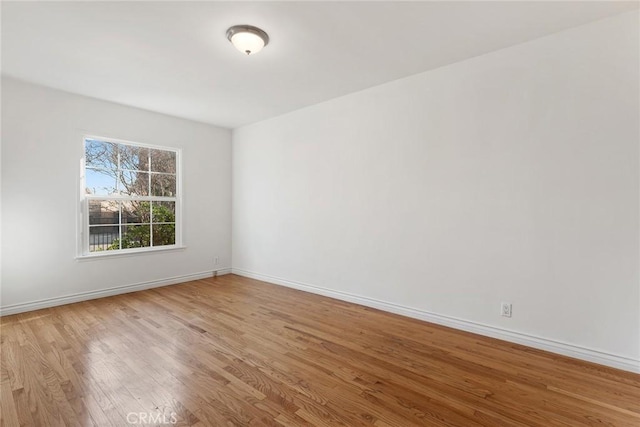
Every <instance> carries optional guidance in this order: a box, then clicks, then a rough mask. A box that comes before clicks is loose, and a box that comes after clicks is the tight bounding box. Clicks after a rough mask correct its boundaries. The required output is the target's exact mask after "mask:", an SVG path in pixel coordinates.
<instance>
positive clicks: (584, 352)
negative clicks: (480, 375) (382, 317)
mask: <svg viewBox="0 0 640 427" xmlns="http://www.w3.org/2000/svg"><path fill="white" fill-rule="evenodd" d="M231 272H232V273H233V274H237V275H239V276H244V277H249V278H252V279H257V280H261V281H263V282H269V283H273V284H276V285H282V286H286V287H289V288H294V289H299V290H302V291H307V292H311V293H314V294H319V295H323V296H327V297H330V298H335V299H339V300H342V301H348V302H352V303H355V304H360V305H364V306H367V307H372V308H377V309H379V310H383V311H388V312H391V313H396V314H400V315H403V316H407V317H412V318H415V319H420V320H424V321H426V322H431V323H436V324H438V325H443V326H448V327H451V328H455V329H460V330H463V331H467V332H472V333H475V334H479V335H484V336H488V337H492V338H497V339H500V340H504V341H509V342H513V343H517V344H522V345H526V346H528V347H533V348H537V349H540V350H546V351H550V352H552V353H557V354H561V355H564V356H569V357H574V358H576V359H581V360H586V361H589V362H593V363H598V364H600V365H605V366H611V367H613V368H618V369H623V370H625V371H630V372H636V373H640V360H636V359H631V358H628V357H624V356H618V355H615V354H610V353H605V352H602V351H598V350H593V349H590V348H586V347H581V346H577V345H573V344H569V343H563V342H560V341H555V340H551V339H547V338H542V337H537V336H534V335H529V334H525V333H521V332H516V331H510V330H507V329H502V328H497V327H495V326H489V325H485V324H481V323H477V322H472V321H469V320H464V319H458V318H455V317H450V316H443V315H441V314H436V313H431V312H429V311H425V310H418V309H415V308H410V307H405V306H402V305H398V304H393V303H389V302H385V301H380V300H376V299H373V298H367V297H363V296H359V295H354V294H350V293H347V292H341V291H334V290H331V289H326V288H322V287H318V286H314V285H309V284H305V283H300V282H294V281H291V280H286V279H281V278H278V277H273V276H269V275H266V274H260V273H255V272H252V271H247V270H243V269H238V268H232V269H231Z"/></svg>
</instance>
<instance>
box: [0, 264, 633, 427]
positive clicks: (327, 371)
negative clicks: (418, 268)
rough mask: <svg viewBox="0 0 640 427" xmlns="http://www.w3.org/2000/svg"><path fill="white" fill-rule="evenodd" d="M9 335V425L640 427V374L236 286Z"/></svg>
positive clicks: (316, 299)
mask: <svg viewBox="0 0 640 427" xmlns="http://www.w3.org/2000/svg"><path fill="white" fill-rule="evenodd" d="M1 325H2V332H1V337H2V377H1V381H2V382H1V389H0V391H1V393H2V394H1V396H0V397H1V402H2V405H1V414H2V415H1V416H0V418H1V422H2V425H6V426H18V425H28V426H47V425H81V426H90V425H96V426H108V425H113V426H126V425H130V424H131V425H134V424H133V423H138V424H137V425H140V424H144V423H143V422H144V421H146V422H147V424H146V425H149V424H154V425H162V424H161V423H162V422H165V425H171V423H172V422H174V421H175V425H198V426H222V425H225V426H226V425H238V426H247V425H266V426H271V425H273V426H276V425H277V426H280V425H284V426H303V425H317V426H333V425H345V426H360V425H375V426H379V427H383V426H402V427H404V426H412V425H428V426H464V427H467V426H469V427H471V426H480V425H483V426H545V427H546V426H580V425H610V426H636V427H637V426H640V375H636V374H632V373H628V372H623V371H619V370H615V369H611V368H605V367H602V366H598V365H594V364H590V363H586V362H581V361H577V360H574V359H569V358H565V357H562V356H558V355H554V354H550V353H546V352H543V351H538V350H534V349H530V348H527V347H523V346H519V345H515V344H510V343H506V342H502V341H498V340H494V339H490V338H485V337H481V336H477V335H472V334H469V333H465V332H460V331H456V330H453V329H448V328H445V327H441V326H436V325H432V324H428V323H424V322H420V321H417V320H413V319H408V318H404V317H401V316H397V315H393V314H388V313H384V312H381V311H377V310H373V309H370V308H366V307H362V306H358V305H354V304H349V303H345V302H341V301H336V300H333V299H330V298H325V297H321V296H317V295H312V294H308V293H304V292H300V291H296V290H292V289H287V288H284V287H279V286H275V285H270V284H267V283H264V282H260V281H256V280H251V279H246V278H242V277H239V276H234V275H228V276H221V277H218V278H212V279H207V280H198V281H194V282H189V283H185V284H181V285H173V286H168V287H164V288H157V289H152V290H148V291H143V292H136V293H131V294H126V295H120V296H116V297H110V298H104V299H99V300H93V301H87V302H83V303H78V304H72V305H66V306H61V307H56V308H51V309H45V310H39V311H35V312H31V313H25V314H19V315H14V316H6V317H3V318H2V320H1ZM149 421H152V422H151V423H149Z"/></svg>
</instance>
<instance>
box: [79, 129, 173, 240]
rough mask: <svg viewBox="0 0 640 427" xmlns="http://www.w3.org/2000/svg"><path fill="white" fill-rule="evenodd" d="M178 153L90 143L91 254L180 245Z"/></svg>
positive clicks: (87, 189) (87, 155)
mask: <svg viewBox="0 0 640 427" xmlns="http://www.w3.org/2000/svg"><path fill="white" fill-rule="evenodd" d="M176 178H177V159H176V151H173V150H163V149H158V148H149V147H144V146H137V145H130V144H123V143H116V142H111V141H101V140H97V139H90V138H87V139H85V194H84V197H85V198H86V199H87V205H86V206H87V211H88V212H87V214H88V219H89V220H88V232H89V247H88V248H87V249H88V252H97V251H105V250H120V249H129V248H144V247H154V246H167V245H174V244H175V243H176V203H177V194H176Z"/></svg>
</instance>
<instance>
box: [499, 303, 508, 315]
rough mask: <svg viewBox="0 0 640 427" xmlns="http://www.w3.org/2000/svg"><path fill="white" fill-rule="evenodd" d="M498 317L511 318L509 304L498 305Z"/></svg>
mask: <svg viewBox="0 0 640 427" xmlns="http://www.w3.org/2000/svg"><path fill="white" fill-rule="evenodd" d="M500 315H501V316H504V317H511V303H510V302H503V303H501V304H500Z"/></svg>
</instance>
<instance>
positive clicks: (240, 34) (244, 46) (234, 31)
mask: <svg viewBox="0 0 640 427" xmlns="http://www.w3.org/2000/svg"><path fill="white" fill-rule="evenodd" d="M227 39H229V41H230V42H231V44H233V45H234V46H235V47H236V49H238V50H239V51H240V52H242V53H246V54H247V55H253V54H254V53H258V52H260V51H261V50H262V48H263V47H265V46H266V45H267V44H268V43H269V36H268V35H267V33H265V32H264V31H262V30H261V29H260V28H258V27H253V26H251V25H234V26H233V27H231V28H229V29H228V30H227Z"/></svg>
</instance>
